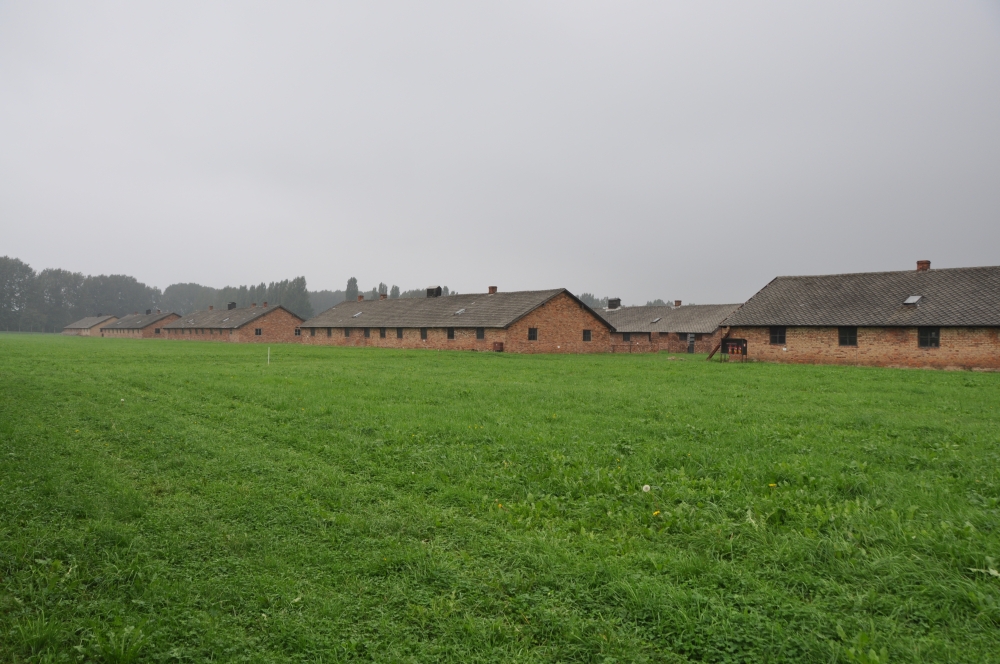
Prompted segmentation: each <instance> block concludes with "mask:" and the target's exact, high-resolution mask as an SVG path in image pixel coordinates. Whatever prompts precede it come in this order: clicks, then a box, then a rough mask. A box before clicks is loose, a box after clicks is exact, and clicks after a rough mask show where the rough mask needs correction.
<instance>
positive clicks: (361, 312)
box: [351, 311, 364, 318]
mask: <svg viewBox="0 0 1000 664" xmlns="http://www.w3.org/2000/svg"><path fill="white" fill-rule="evenodd" d="M363 313H364V312H363V311H359V312H358V313H356V314H354V315H353V316H351V318H357V317H358V316H360V315H361V314H363Z"/></svg>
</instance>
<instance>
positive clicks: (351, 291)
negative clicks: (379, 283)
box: [344, 277, 358, 302]
mask: <svg viewBox="0 0 1000 664" xmlns="http://www.w3.org/2000/svg"><path fill="white" fill-rule="evenodd" d="M344 295H345V297H344V299H346V300H347V301H348V302H354V301H355V300H357V299H358V280H357V279H355V278H354V277H351V278H350V279H348V280H347V288H346V289H344Z"/></svg>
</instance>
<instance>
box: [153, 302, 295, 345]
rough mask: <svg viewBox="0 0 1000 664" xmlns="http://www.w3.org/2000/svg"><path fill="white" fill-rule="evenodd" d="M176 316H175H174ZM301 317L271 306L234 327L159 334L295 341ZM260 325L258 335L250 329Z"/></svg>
mask: <svg viewBox="0 0 1000 664" xmlns="http://www.w3.org/2000/svg"><path fill="white" fill-rule="evenodd" d="M178 318H179V317H178ZM301 323H302V319H301V318H299V317H298V316H294V315H292V314H290V313H289V312H287V311H285V310H284V309H281V308H277V307H275V308H274V309H273V310H272V311H269V312H267V313H266V314H264V315H263V316H260V317H259V318H256V319H254V320H252V321H250V322H249V323H247V324H246V325H244V326H243V327H240V328H237V329H235V330H234V329H215V328H189V329H186V330H185V329H178V328H174V329H163V330H162V333H161V335H160V336H162V337H163V338H164V339H170V340H176V341H228V342H232V343H251V344H254V343H256V344H263V343H270V344H282V343H285V344H287V343H297V342H298V341H299V337H297V336H295V328H296V327H298V326H299V324H301ZM256 329H260V331H261V333H260V334H259V335H257V334H255V333H254V330H256Z"/></svg>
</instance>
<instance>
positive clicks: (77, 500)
mask: <svg viewBox="0 0 1000 664" xmlns="http://www.w3.org/2000/svg"><path fill="white" fill-rule="evenodd" d="M0 358H2V362H0V661H5V662H6V661H13V662H21V661H57V662H58V661H107V662H127V661H143V662H145V661H151V662H176V661H181V662H201V661H218V662H229V661H240V662H242V661H247V662H285V661H303V662H305V661H308V662H338V661H359V660H375V661H399V662H408V661H427V662H430V661H434V662H437V661H452V662H476V661H514V660H517V661H539V662H566V661H586V662H633V661H649V662H675V661H701V662H744V661H745V662H769V661H793V662H806V661H809V662H832V661H858V662H874V661H879V662H881V661H885V659H886V658H887V659H888V661H890V662H917V661H950V662H958V661H964V662H985V661H998V660H1000V573H998V572H997V571H996V570H997V569H998V568H1000V410H998V401H1000V375H998V374H985V373H957V372H955V373H952V372H938V371H912V370H910V371H905V370H890V369H866V368H851V367H810V366H777V365H766V364H720V363H715V362H711V363H709V362H705V361H704V358H701V357H691V356H677V357H672V356H666V355H658V356H657V355H633V356H534V357H532V356H517V355H510V354H492V353H489V354H486V353H483V354H476V353H438V352H427V351H387V350H367V349H338V348H309V347H299V346H274V347H272V348H271V364H270V366H267V365H266V364H265V362H266V348H265V347H262V346H261V347H258V346H247V345H229V344H210V343H179V342H161V341H128V340H108V339H80V338H64V337H58V336H51V335H50V336H41V335H34V336H30V335H15V334H4V335H0ZM643 485H649V486H650V490H649V491H648V492H644V491H643Z"/></svg>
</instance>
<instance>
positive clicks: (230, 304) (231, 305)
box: [226, 302, 236, 309]
mask: <svg viewBox="0 0 1000 664" xmlns="http://www.w3.org/2000/svg"><path fill="white" fill-rule="evenodd" d="M235 308H236V303H235V302H230V303H229V304H227V305H226V309H235Z"/></svg>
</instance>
